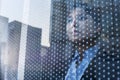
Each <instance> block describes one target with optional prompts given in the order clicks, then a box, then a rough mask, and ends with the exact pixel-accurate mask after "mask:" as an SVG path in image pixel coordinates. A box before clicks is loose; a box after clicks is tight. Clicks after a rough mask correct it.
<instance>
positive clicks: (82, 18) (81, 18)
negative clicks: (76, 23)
mask: <svg viewBox="0 0 120 80" xmlns="http://www.w3.org/2000/svg"><path fill="white" fill-rule="evenodd" d="M86 19H87V17H86V16H80V17H78V20H80V21H83V20H86Z"/></svg>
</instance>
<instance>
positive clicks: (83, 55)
mask: <svg viewBox="0 0 120 80" xmlns="http://www.w3.org/2000/svg"><path fill="white" fill-rule="evenodd" d="M91 14H94V13H92V12H91V10H88V9H84V7H75V8H74V9H73V10H72V11H71V12H70V14H69V16H68V18H67V26H66V31H67V35H68V38H69V40H70V41H71V42H72V43H73V44H74V47H75V55H74V57H73V60H72V62H71V64H70V67H69V69H68V72H67V74H66V76H65V80H80V79H81V77H82V75H83V74H84V72H85V70H86V68H87V67H88V65H89V63H90V62H91V60H92V59H93V57H94V56H95V55H96V54H97V52H98V50H99V45H98V44H97V39H98V38H99V35H100V26H99V23H98V22H96V21H95V20H94V17H93V15H91Z"/></svg>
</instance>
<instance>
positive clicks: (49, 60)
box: [43, 0, 67, 80]
mask: <svg viewBox="0 0 120 80" xmlns="http://www.w3.org/2000/svg"><path fill="white" fill-rule="evenodd" d="M51 3H52V4H51V25H50V49H49V52H48V54H47V55H48V56H46V62H45V64H46V66H45V72H44V73H43V79H46V80H50V79H51V80H61V79H64V75H65V66H64V65H65V62H64V61H65V46H66V40H65V39H66V15H67V13H66V11H67V10H66V9H67V6H66V3H65V0H52V1H51ZM46 75H47V76H46Z"/></svg>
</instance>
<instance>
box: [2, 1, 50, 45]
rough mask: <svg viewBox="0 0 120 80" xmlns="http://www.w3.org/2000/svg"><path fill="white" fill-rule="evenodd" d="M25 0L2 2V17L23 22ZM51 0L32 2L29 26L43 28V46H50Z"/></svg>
mask: <svg viewBox="0 0 120 80" xmlns="http://www.w3.org/2000/svg"><path fill="white" fill-rule="evenodd" d="M24 1H25V0H0V15H3V16H5V17H8V18H9V19H10V21H12V20H18V21H22V17H23V9H24V8H23V3H24ZM50 5H51V4H50V0H44V1H43V0H30V7H29V8H30V9H29V21H28V24H30V25H32V26H35V27H38V28H42V45H45V46H49V26H50Z"/></svg>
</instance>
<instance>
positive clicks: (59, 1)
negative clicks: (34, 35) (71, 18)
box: [50, 0, 67, 44]
mask: <svg viewBox="0 0 120 80" xmlns="http://www.w3.org/2000/svg"><path fill="white" fill-rule="evenodd" d="M51 3H52V5H51V26H50V42H51V43H52V42H57V41H58V42H59V41H63V40H64V39H65V38H66V36H65V32H66V28H65V26H66V8H67V7H66V3H65V1H64V0H52V2H51ZM63 42H64V41H63ZM51 43H50V44H51Z"/></svg>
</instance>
